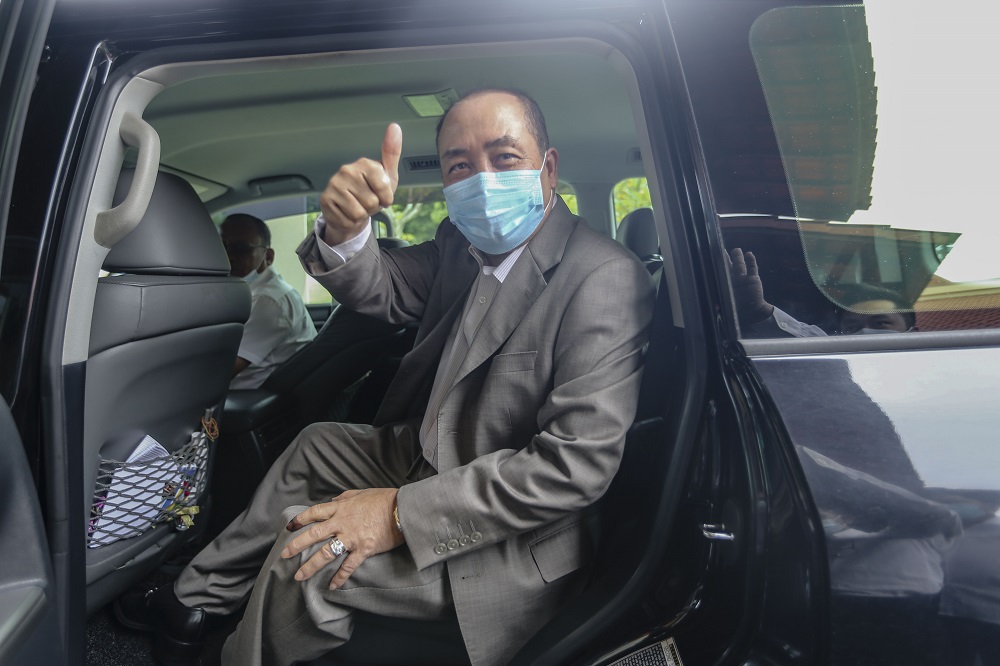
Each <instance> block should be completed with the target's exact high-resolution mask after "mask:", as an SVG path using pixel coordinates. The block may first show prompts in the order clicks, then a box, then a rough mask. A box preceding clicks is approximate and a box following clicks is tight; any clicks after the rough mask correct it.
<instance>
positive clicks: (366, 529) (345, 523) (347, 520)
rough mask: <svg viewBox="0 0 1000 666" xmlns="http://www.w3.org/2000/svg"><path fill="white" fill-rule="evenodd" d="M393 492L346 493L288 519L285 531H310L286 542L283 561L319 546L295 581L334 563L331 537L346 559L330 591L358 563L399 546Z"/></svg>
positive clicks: (386, 490) (347, 576)
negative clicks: (335, 539) (338, 540)
mask: <svg viewBox="0 0 1000 666" xmlns="http://www.w3.org/2000/svg"><path fill="white" fill-rule="evenodd" d="M397 492H398V491H397V489H396V488H369V489H367V490H348V491H346V492H344V493H341V494H340V495H338V496H337V497H334V498H333V501H331V502H325V503H323V504H316V505H314V506H311V507H309V508H308V509H306V510H305V511H303V512H302V513H300V514H299V515H297V516H295V518H293V519H292V522H290V523H289V524H288V529H289V530H291V531H295V530H298V529H301V528H303V527H305V526H306V525H310V528H309V529H307V530H305V531H304V532H302V534H299V535H298V536H296V537H295V538H294V539H292V540H291V541H289V542H288V545H287V546H285V549H284V550H283V551H282V552H281V556H282V557H284V558H289V557H294V556H296V555H298V554H299V553H301V552H302V551H303V550H305V549H306V548H308V547H309V546H313V545H315V544H318V543H322V544H323V546H322V547H321V548H320V549H319V551H318V552H316V554H315V555H313V556H312V557H310V558H309V559H308V560H307V561H306V562H305V564H303V565H302V566H301V567H300V568H299V570H298V571H297V572H295V580H306V579H307V578H311V577H312V576H313V575H314V574H315V573H316V572H318V571H319V570H320V569H322V568H324V567H325V566H326V565H328V564H330V563H331V562H332V561H334V559H335V557H334V554H333V552H332V551H331V550H330V547H329V546H328V545H326V543H327V542H328V541H329V540H330V539H333V538H334V537H336V538H338V539H340V541H341V543H343V544H344V547H345V548H346V550H347V551H348V554H347V557H346V558H345V559H344V560H343V561H342V562H341V563H340V568H339V569H338V570H337V572H336V574H334V576H333V579H332V580H331V581H330V589H331V590H335V589H337V588H339V587H340V586H341V585H343V584H344V583H345V582H346V581H347V579H348V578H350V577H351V574H352V573H354V572H355V570H357V568H358V567H359V566H361V563H362V562H364V561H365V560H366V559H368V558H369V557H371V556H372V555H378V554H379V553H384V552H386V551H388V550H392V549H393V548H396V547H397V546H400V545H402V544H403V542H404V541H405V539H404V538H403V534H402V532H400V531H399V530H398V529H397V528H396V521H395V519H394V518H393V513H392V511H393V508H394V507H395V505H396V493H397Z"/></svg>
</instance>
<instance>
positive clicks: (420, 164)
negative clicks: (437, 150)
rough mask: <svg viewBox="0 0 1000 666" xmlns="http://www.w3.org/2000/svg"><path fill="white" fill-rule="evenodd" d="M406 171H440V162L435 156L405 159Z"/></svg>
mask: <svg viewBox="0 0 1000 666" xmlns="http://www.w3.org/2000/svg"><path fill="white" fill-rule="evenodd" d="M406 170H407V171H440V170H441V160H439V159H438V156H437V155H424V156H422V157H407V158H406Z"/></svg>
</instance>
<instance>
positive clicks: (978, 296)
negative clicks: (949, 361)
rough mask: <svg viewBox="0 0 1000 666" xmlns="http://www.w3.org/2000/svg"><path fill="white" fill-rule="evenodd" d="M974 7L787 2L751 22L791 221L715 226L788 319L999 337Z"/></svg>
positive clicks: (727, 220)
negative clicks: (939, 9)
mask: <svg viewBox="0 0 1000 666" xmlns="http://www.w3.org/2000/svg"><path fill="white" fill-rule="evenodd" d="M975 4H976V3H975V2H972V1H971V0H965V1H964V2H959V3H957V4H956V5H954V6H950V7H949V11H948V12H945V13H944V14H943V15H938V17H937V18H936V19H935V20H934V21H928V20H927V17H928V16H930V15H932V14H937V13H935V12H933V11H932V10H933V8H932V7H931V6H930V4H929V3H927V11H920V10H917V9H914V8H913V7H912V6H911V7H910V9H908V11H906V12H898V11H895V12H893V11H892V6H891V3H890V2H887V1H886V0H875V1H873V2H867V3H866V4H865V6H864V7H861V6H837V7H787V8H780V9H775V10H772V11H769V12H767V13H765V14H763V15H762V16H760V17H759V18H758V19H757V20H756V22H755V23H754V24H753V27H752V28H751V30H750V36H749V37H750V47H751V51H752V54H753V59H754V64H755V66H756V69H757V74H758V76H759V77H760V81H761V85H762V90H763V95H764V98H765V101H766V105H767V111H768V113H769V116H770V119H771V122H772V125H773V132H774V138H775V139H776V142H777V148H778V152H779V154H780V168H781V169H782V170H783V171H784V178H785V180H786V182H787V187H788V193H789V195H790V199H791V204H792V214H790V215H789V214H787V213H786V214H781V212H780V211H777V210H771V211H767V210H763V211H752V212H750V211H733V212H728V213H725V214H723V215H722V216H721V225H722V229H723V233H724V237H725V241H726V246H727V248H728V249H729V250H730V251H732V249H733V248H735V247H740V248H741V249H742V250H743V251H744V252H747V251H749V252H752V253H753V254H754V255H755V257H754V258H755V259H756V263H757V264H758V265H759V270H760V277H761V280H762V282H763V289H764V293H765V295H766V297H767V299H768V301H769V302H770V303H772V304H774V305H775V306H777V307H778V308H779V309H781V310H782V311H784V312H786V313H788V314H789V315H790V316H792V317H793V318H794V319H796V320H800V321H802V322H804V323H807V324H811V325H816V326H817V327H818V328H820V329H822V330H823V332H825V333H826V334H837V333H843V334H853V333H876V332H883V331H911V330H920V331H934V330H956V329H971V328H988V327H997V326H1000V267H998V264H997V263H996V261H995V257H994V253H993V251H992V249H993V248H994V247H995V246H996V245H997V241H998V236H1000V231H998V228H997V226H996V224H995V222H993V221H992V220H991V219H990V215H989V211H990V210H991V201H990V199H991V198H992V191H993V185H992V182H991V181H992V171H993V169H992V168H991V167H992V161H993V158H994V156H995V155H996V154H997V152H998V151H1000V128H998V126H997V124H996V122H995V120H994V119H993V117H992V116H993V114H992V111H991V110H992V107H993V105H992V103H991V101H992V100H991V96H992V95H993V94H994V89H995V86H994V85H993V84H992V83H990V82H991V81H993V80H994V78H995V77H994V76H993V74H992V63H993V62H995V61H996V57H997V51H998V46H997V43H996V40H995V39H992V38H991V37H990V35H989V34H988V33H987V32H986V30H987V27H986V26H984V25H983V24H982V22H977V21H966V20H964V19H963V17H964V16H966V14H967V13H968V11H969V10H970V9H971V8H972V6H973V5H975ZM776 166H777V165H776V164H775V163H774V162H768V161H766V160H764V159H761V160H759V163H758V169H759V170H760V172H761V173H763V172H765V171H768V170H769V169H770V170H773V169H774V168H775V167H776ZM734 296H735V297H737V298H739V295H738V294H736V293H734ZM737 306H739V303H737ZM744 334H747V331H744ZM751 335H752V333H751Z"/></svg>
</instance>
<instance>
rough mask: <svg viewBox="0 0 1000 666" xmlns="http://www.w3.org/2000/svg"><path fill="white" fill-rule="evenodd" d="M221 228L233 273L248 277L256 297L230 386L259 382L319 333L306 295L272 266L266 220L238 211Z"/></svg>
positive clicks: (249, 387) (254, 385)
mask: <svg viewBox="0 0 1000 666" xmlns="http://www.w3.org/2000/svg"><path fill="white" fill-rule="evenodd" d="M220 233H221V235H222V242H223V244H224V245H225V246H226V253H227V254H228V255H229V263H230V265H231V267H232V270H231V275H234V276H238V277H242V278H243V279H245V280H246V281H247V282H249V283H250V296H251V298H252V303H251V308H250V319H248V320H247V323H246V326H245V327H244V329H243V340H242V341H241V342H240V349H239V351H238V352H237V358H236V364H235V366H234V367H233V379H232V381H231V382H230V383H229V388H231V389H252V388H257V387H259V386H260V385H261V384H263V383H264V380H265V379H267V377H268V376H269V375H270V374H271V372H273V371H274V369H275V368H276V367H278V366H279V365H281V364H282V363H284V362H285V361H287V360H288V359H289V358H291V357H292V355H294V354H295V352H297V351H298V350H299V349H301V348H302V347H304V346H305V345H306V344H308V343H309V341H311V340H312V339H313V338H315V337H316V327H315V326H313V322H312V319H311V318H310V317H309V312H308V311H307V310H306V306H305V304H304V303H303V302H302V297H301V296H299V293H298V292H297V291H295V288H294V287H292V286H291V285H290V284H288V283H287V282H285V281H284V280H282V279H281V276H280V275H278V273H277V272H276V271H275V270H274V268H272V267H271V264H272V263H273V262H274V250H273V249H272V248H271V231H270V229H268V227H267V224H265V223H264V221H263V220H261V219H259V218H256V217H254V216H252V215H246V214H243V213H236V214H234V215H230V216H229V217H227V218H226V219H225V220H224V221H223V223H222V226H221V228H220Z"/></svg>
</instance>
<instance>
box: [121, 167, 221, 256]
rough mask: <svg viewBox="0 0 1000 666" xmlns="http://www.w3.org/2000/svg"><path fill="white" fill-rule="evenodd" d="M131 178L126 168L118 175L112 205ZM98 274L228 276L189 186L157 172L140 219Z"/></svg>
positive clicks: (210, 226)
mask: <svg viewBox="0 0 1000 666" xmlns="http://www.w3.org/2000/svg"><path fill="white" fill-rule="evenodd" d="M134 174H135V171H134V170H132V169H126V170H124V171H122V174H121V176H120V177H119V178H118V187H117V189H115V197H114V203H113V205H115V206H117V205H118V204H119V203H121V202H122V201H123V200H124V199H125V196H126V195H127V194H128V191H129V187H130V186H131V184H132V176H133V175H134ZM104 270H106V271H108V272H110V273H132V274H137V275H229V257H228V256H226V248H225V246H223V244H222V238H221V237H220V236H219V232H218V230H217V229H216V228H215V224H214V223H213V222H212V217H211V216H210V215H209V214H208V210H207V209H206V208H205V205H204V204H202V202H201V199H199V198H198V195H197V194H196V193H195V191H194V188H193V187H191V185H190V184H189V183H188V182H187V181H186V180H184V179H183V178H181V177H180V176H175V175H174V174H171V173H165V172H162V171H161V172H159V173H158V174H157V176H156V184H155V185H154V186H153V195H152V197H151V198H150V200H149V207H148V208H147V209H146V214H145V215H144V216H143V217H142V221H140V222H139V225H138V226H137V227H136V228H135V229H133V230H132V231H131V232H129V234H128V235H127V236H125V237H124V238H122V239H121V240H120V241H118V243H116V244H115V246H114V247H113V248H111V251H110V252H108V256H107V257H106V258H105V259H104Z"/></svg>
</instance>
